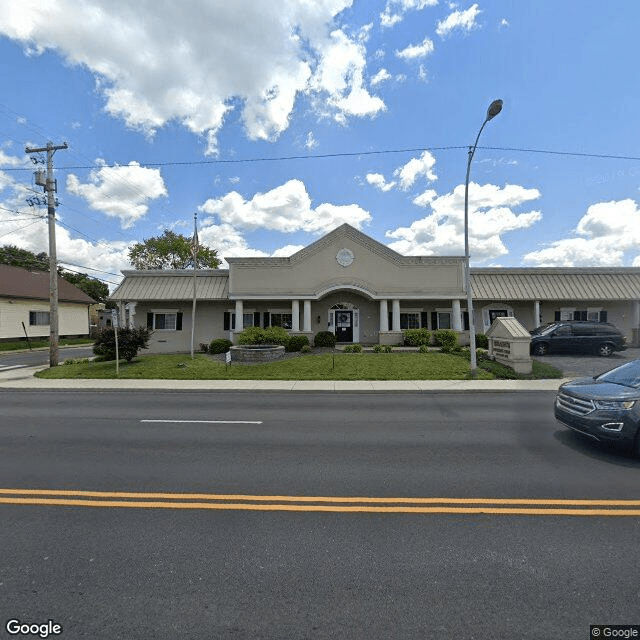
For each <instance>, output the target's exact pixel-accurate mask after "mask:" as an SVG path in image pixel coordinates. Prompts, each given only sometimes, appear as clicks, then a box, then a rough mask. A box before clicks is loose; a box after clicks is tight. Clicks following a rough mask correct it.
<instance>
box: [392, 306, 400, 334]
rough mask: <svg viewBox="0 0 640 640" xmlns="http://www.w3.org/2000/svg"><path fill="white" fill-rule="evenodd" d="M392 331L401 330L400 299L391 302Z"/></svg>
mask: <svg viewBox="0 0 640 640" xmlns="http://www.w3.org/2000/svg"><path fill="white" fill-rule="evenodd" d="M391 322H392V325H393V326H392V328H391V331H400V300H393V301H392V302H391Z"/></svg>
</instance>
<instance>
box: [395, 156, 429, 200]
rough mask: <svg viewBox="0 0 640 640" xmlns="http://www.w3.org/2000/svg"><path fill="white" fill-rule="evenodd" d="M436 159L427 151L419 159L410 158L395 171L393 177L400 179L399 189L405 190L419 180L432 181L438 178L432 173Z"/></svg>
mask: <svg viewBox="0 0 640 640" xmlns="http://www.w3.org/2000/svg"><path fill="white" fill-rule="evenodd" d="M435 164H436V159H435V158H434V157H433V155H432V154H431V153H430V152H429V151H424V152H423V153H422V155H421V156H420V157H419V158H412V159H411V160H409V162H407V164H405V165H404V166H403V167H399V168H398V169H396V170H395V172H394V175H395V176H397V177H398V178H399V179H400V187H401V188H402V189H404V190H407V189H408V188H409V187H412V186H413V184H414V183H415V181H416V180H417V179H418V178H420V177H423V178H426V179H427V180H430V181H434V180H437V179H438V176H437V175H436V174H435V173H434V172H433V167H434V166H435Z"/></svg>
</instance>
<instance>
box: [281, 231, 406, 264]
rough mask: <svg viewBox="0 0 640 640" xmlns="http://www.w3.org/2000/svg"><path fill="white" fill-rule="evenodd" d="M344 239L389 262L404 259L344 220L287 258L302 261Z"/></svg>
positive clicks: (294, 261) (292, 261) (293, 261)
mask: <svg viewBox="0 0 640 640" xmlns="http://www.w3.org/2000/svg"><path fill="white" fill-rule="evenodd" d="M344 240H349V241H350V242H353V243H355V244H357V245H359V246H361V247H362V248H363V249H365V250H367V251H370V252H371V253H375V254H376V255H379V256H382V257H384V258H386V259H387V260H390V261H391V262H395V263H398V262H401V261H402V260H403V259H405V256H403V255H401V254H400V253H398V252H397V251H394V250H393V249H390V248H389V247H387V246H386V245H384V244H382V243H381V242H378V241H377V240H374V239H373V238H372V237H371V236H368V235H367V234H366V233H363V232H362V231H359V230H358V229H356V228H355V227H352V226H351V225H350V224H348V223H346V222H345V223H344V224H341V225H340V226H339V227H336V228H335V229H333V231H329V233H327V234H326V235H324V236H322V238H319V239H318V240H316V241H315V242H312V243H311V244H310V245H308V246H306V247H304V248H303V249H300V251H297V252H296V253H294V254H293V255H292V256H291V257H290V258H289V259H290V260H291V263H292V264H295V263H298V262H303V261H304V260H306V259H308V258H310V257H311V256H313V255H315V254H316V253H318V252H320V251H324V250H327V249H330V248H331V247H332V246H337V245H338V244H340V243H341V241H344Z"/></svg>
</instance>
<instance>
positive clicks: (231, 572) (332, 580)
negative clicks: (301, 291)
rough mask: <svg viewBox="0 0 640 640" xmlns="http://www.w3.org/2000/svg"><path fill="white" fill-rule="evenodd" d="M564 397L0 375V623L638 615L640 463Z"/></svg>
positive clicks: (437, 625)
mask: <svg viewBox="0 0 640 640" xmlns="http://www.w3.org/2000/svg"><path fill="white" fill-rule="evenodd" d="M552 401H553V394H551V393H535V392H529V393H525V394H517V393H504V392H503V393H496V394H493V393H483V394H428V393H424V394H383V395H371V394H362V395H358V394H354V395H349V394H339V395H335V394H300V395H298V394H295V395H294V394H275V393H222V392H219V393H204V392H190V393H183V392H163V393H152V392H127V391H121V392H118V393H114V392H98V393H95V392H91V393H88V392H84V393H83V392H53V391H48V392H38V393H34V392H27V391H15V390H13V391H0V406H1V407H2V418H1V420H2V427H1V428H0V487H1V488H2V489H0V514H1V516H0V517H1V522H2V527H0V549H2V554H0V621H4V620H9V619H10V618H18V619H20V620H22V621H28V622H38V623H40V622H46V621H47V620H49V619H52V620H54V622H55V623H59V624H60V625H62V627H63V634H62V635H61V636H60V637H62V638H84V637H86V638H127V639H128V638H163V639H164V638H234V639H235V638H276V639H279V638H350V639H351V638H369V639H371V638H402V639H404V638H421V639H422V638H481V639H484V638H511V637H514V638H516V637H517V638H523V639H534V638H535V639H539V638H544V639H549V640H552V639H554V638H563V639H573V638H575V639H582V638H589V625H591V624H605V623H619V624H640V605H639V602H640V586H639V583H638V579H637V566H638V564H639V561H640V551H639V550H638V536H639V535H640V515H639V514H640V502H636V504H635V505H634V506H629V505H627V504H624V503H622V502H620V501H621V500H634V501H638V498H639V496H638V487H639V486H640V483H639V481H638V477H639V472H640V461H638V460H636V459H635V458H633V457H631V456H630V455H628V454H625V453H623V452H618V451H615V450H609V449H603V448H601V447H599V446H597V445H595V444H592V443H591V442H589V441H586V440H583V439H582V438H580V437H579V436H578V435H577V434H574V433H572V432H568V431H566V430H565V429H563V428H561V427H559V426H558V425H556V423H555V422H554V420H553V416H552V412H551V407H552ZM147 421H153V422H147ZM184 421H188V422H184ZM205 421H207V422H205ZM211 421H216V422H211ZM29 489H30V490H41V491H42V490H49V491H50V492H51V493H50V494H43V493H38V494H34V493H30V494H28V493H26V490H29ZM10 490H14V491H15V492H12V491H10ZM63 491H69V492H72V493H73V495H67V494H65V493H62V492H63ZM83 492H84V493H83ZM87 492H92V493H87ZM151 493H153V494H154V495H150V494H151ZM133 494H135V495H133ZM185 494H198V495H197V496H194V495H185ZM310 497H312V498H313V499H306V498H310ZM340 498H343V499H344V498H349V500H339V499H340ZM305 499H306V500H305ZM509 499H511V500H515V501H516V503H515V504H513V503H510V502H507V501H508V500H509ZM69 500H75V502H74V503H69V502H68V501H69ZM464 500H467V502H464ZM554 500H555V501H556V502H553V501H554ZM578 500H591V501H593V500H599V501H600V502H599V503H589V504H586V505H585V504H581V503H579V502H577V501H578ZM12 501H14V502H12ZM558 501H559V502H558ZM629 511H631V512H632V513H633V515H629ZM591 512H593V513H599V514H600V513H601V512H604V513H602V514H600V515H586V514H587V513H591ZM2 633H4V634H5V635H4V636H3V635H2ZM0 637H15V636H9V634H8V633H7V632H6V631H4V630H2V631H0ZM51 637H53V636H51Z"/></svg>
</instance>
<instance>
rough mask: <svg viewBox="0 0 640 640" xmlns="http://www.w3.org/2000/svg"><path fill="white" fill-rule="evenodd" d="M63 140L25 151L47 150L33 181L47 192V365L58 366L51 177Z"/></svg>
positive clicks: (54, 184) (53, 181) (53, 188)
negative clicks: (44, 161)
mask: <svg viewBox="0 0 640 640" xmlns="http://www.w3.org/2000/svg"><path fill="white" fill-rule="evenodd" d="M67 148H68V145H67V143H66V142H64V143H63V144H61V145H57V146H56V145H54V144H53V143H52V142H47V146H46V147H42V148H40V149H33V148H31V147H27V148H26V149H25V153H42V152H44V151H46V152H47V170H46V172H45V171H43V170H42V169H38V170H37V171H36V172H35V183H36V184H37V185H38V186H40V187H43V188H44V191H45V193H46V194H47V214H48V215H47V218H48V222H49V305H50V310H49V366H50V367H57V366H58V342H59V330H58V260H57V256H56V197H55V193H56V191H57V190H58V182H57V180H56V179H55V178H54V177H53V154H54V153H55V152H56V151H57V150H58V149H67Z"/></svg>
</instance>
